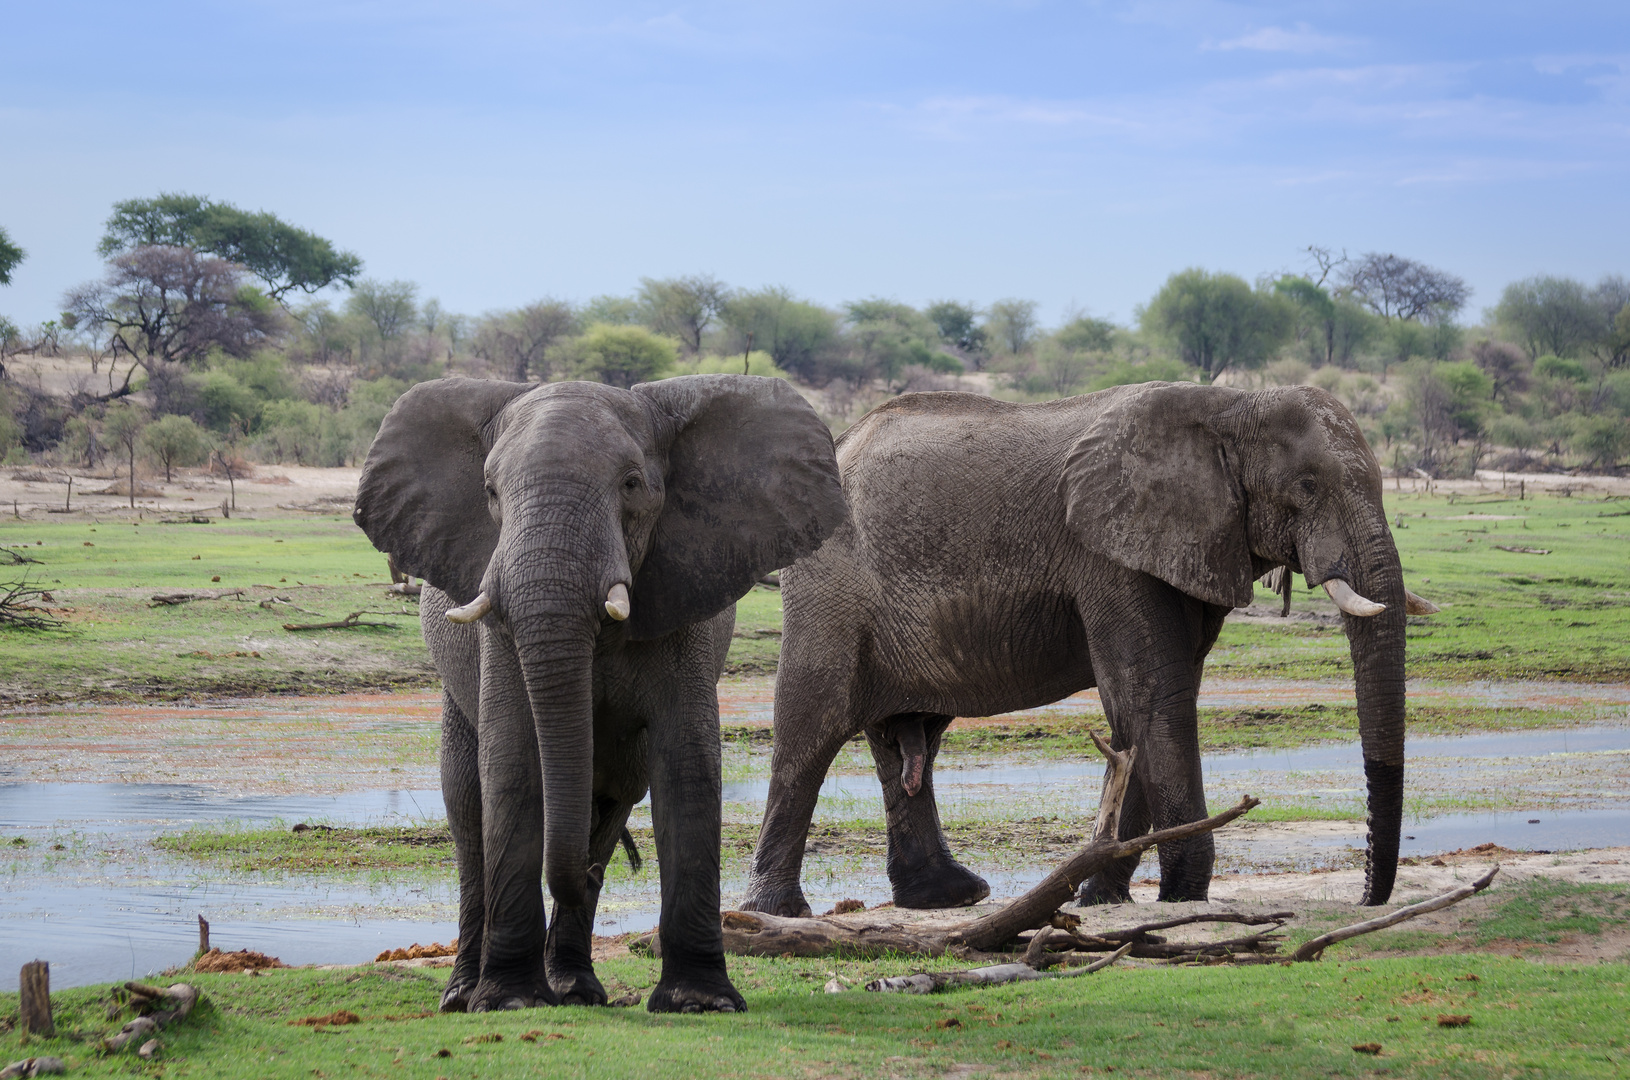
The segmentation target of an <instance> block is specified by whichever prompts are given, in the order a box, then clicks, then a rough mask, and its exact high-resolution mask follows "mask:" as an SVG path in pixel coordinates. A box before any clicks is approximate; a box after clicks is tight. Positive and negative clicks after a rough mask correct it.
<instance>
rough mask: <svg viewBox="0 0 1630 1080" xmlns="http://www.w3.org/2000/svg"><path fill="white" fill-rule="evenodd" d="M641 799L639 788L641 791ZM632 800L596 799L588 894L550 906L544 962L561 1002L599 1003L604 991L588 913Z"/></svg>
mask: <svg viewBox="0 0 1630 1080" xmlns="http://www.w3.org/2000/svg"><path fill="white" fill-rule="evenodd" d="M641 797H642V798H643V797H644V795H643V792H642V793H641ZM633 809H634V802H633V801H630V800H627V799H613V798H597V799H596V800H595V807H594V811H595V813H594V827H593V829H592V830H591V831H590V833H589V862H590V864H591V865H593V866H598V867H599V868H600V876H599V878H598V879H596V877H595V876H594V875H593V874H592V873H591V875H590V877H589V887H588V896H587V899H586V900H585V902H584V904H583V906H582V907H575V908H563V907H561V906H560V905H559V904H556V905H554V908H553V910H552V912H551V913H550V919H549V941H548V945H547V949H546V952H547V962H548V968H549V985H550V986H551V987H552V988H553V989H554V991H555V993H556V994H557V995H558V996H559V997H560V1003H561V1004H562V1005H604V1004H605V1003H606V989H605V987H604V986H602V985H601V984H600V979H599V976H597V975H595V973H594V955H593V949H594V913H595V909H596V908H598V907H599V904H600V883H601V881H603V880H604V875H605V868H606V866H607V865H608V864H609V863H610V862H611V859H612V856H613V855H614V854H615V853H616V850H617V841H618V840H619V839H620V838H621V836H622V833H623V829H625V828H626V827H627V825H628V814H629V811H631V810H633Z"/></svg>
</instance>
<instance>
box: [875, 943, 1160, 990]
mask: <svg viewBox="0 0 1630 1080" xmlns="http://www.w3.org/2000/svg"><path fill="white" fill-rule="evenodd" d="M1131 950H1132V944H1131V942H1128V943H1126V944H1125V945H1122V946H1121V947H1120V948H1119V949H1117V950H1116V951H1115V952H1113V953H1111V954H1110V955H1109V956H1106V957H1104V958H1103V959H1102V960H1095V961H1093V962H1092V963H1090V964H1085V965H1083V966H1081V967H1076V968H1068V969H1066V970H1064V971H1037V970H1036V969H1035V968H1034V967H1031V966H1030V965H1029V964H1027V963H1025V962H1024V961H1022V960H1021V961H1019V962H1017V963H1013V964H992V965H990V966H988V967H979V968H972V969H970V970H968V971H919V972H917V973H916V974H914V975H894V976H891V977H889V978H886V979H873V980H872V981H871V982H869V983H867V984H866V989H868V990H870V991H872V992H873V993H878V994H937V993H939V992H940V991H942V990H950V989H954V988H956V987H959V986H1001V985H1003V984H1005V983H1014V982H1031V981H1033V980H1036V979H1073V978H1075V977H1077V976H1080V975H1091V974H1092V973H1094V972H1096V971H1102V970H1103V969H1104V968H1106V967H1108V966H1109V965H1111V964H1113V963H1114V962H1115V961H1117V960H1119V959H1120V958H1121V957H1123V956H1125V955H1126V954H1127V953H1128V952H1130V951H1131Z"/></svg>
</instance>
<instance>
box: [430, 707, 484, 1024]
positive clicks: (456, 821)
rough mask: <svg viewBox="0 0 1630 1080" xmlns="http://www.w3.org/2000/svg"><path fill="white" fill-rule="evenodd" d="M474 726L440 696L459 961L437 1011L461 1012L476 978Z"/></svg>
mask: <svg viewBox="0 0 1630 1080" xmlns="http://www.w3.org/2000/svg"><path fill="white" fill-rule="evenodd" d="M478 768H479V755H478V751H477V744H476V733H475V725H474V724H472V723H471V722H470V719H469V717H467V716H465V715H464V711H463V710H462V709H460V708H459V707H458V704H457V702H455V701H454V700H453V695H452V694H451V693H450V692H449V691H447V690H445V689H444V690H443V691H442V695H441V797H442V802H443V803H445V804H446V806H447V827H448V830H449V831H450V832H451V833H452V834H453V854H454V857H455V858H456V859H457V861H458V960H457V961H455V962H454V964H453V972H452V974H451V975H449V976H448V978H447V988H446V989H445V990H444V991H442V995H441V1011H442V1012H464V1011H465V1010H466V1009H468V1008H469V1007H470V1001H471V999H472V998H473V997H474V995H475V987H476V983H477V982H478V981H479V980H480V978H481V953H482V947H481V942H482V922H483V920H484V919H485V917H486V903H487V902H486V893H485V889H484V876H485V868H484V866H483V862H482V858H481V779H480V776H479V773H478Z"/></svg>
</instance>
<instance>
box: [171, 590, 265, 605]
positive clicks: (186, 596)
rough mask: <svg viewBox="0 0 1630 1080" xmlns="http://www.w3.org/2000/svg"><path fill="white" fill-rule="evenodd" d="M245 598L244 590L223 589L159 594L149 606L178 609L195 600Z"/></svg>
mask: <svg viewBox="0 0 1630 1080" xmlns="http://www.w3.org/2000/svg"><path fill="white" fill-rule="evenodd" d="M243 597H244V591H243V590H242V589H222V590H221V591H220V592H178V593H158V594H156V595H155V596H154V597H153V602H152V603H150V604H148V605H147V606H148V607H150V608H156V607H178V606H180V605H181V604H190V603H192V602H193V601H194V600H233V599H237V600H241V599H243Z"/></svg>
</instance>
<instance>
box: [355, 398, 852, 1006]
mask: <svg viewBox="0 0 1630 1080" xmlns="http://www.w3.org/2000/svg"><path fill="white" fill-rule="evenodd" d="M845 513H846V508H845V502H844V496H843V492H842V488H841V486H840V484H839V481H838V474H837V465H836V461H835V458H834V452H833V445H832V437H831V434H830V432H828V431H827V429H826V426H825V425H824V424H823V423H822V422H821V421H820V419H819V418H818V417H817V416H816V415H815V413H814V411H813V410H812V409H811V408H810V407H809V405H808V404H807V403H805V401H804V400H803V399H802V398H801V397H799V395H798V394H797V392H796V391H794V390H793V389H792V387H790V386H788V385H787V384H786V383H784V382H782V381H780V380H776V379H761V378H749V377H745V376H733V375H697V376H686V377H682V378H676V379H669V380H666V381H663V382H655V383H646V384H642V385H639V386H635V387H634V388H632V389H631V390H623V389H615V388H612V387H609V386H602V385H599V384H596V383H571V382H568V383H553V384H547V385H541V386H540V385H526V384H517V383H503V382H483V381H477V380H471V379H442V380H439V381H436V382H430V383H423V384H420V385H418V386H415V387H413V388H412V389H411V390H409V391H408V392H407V393H406V394H404V395H403V396H402V397H401V399H400V400H399V401H397V403H396V404H395V406H394V407H393V408H392V409H391V411H390V413H389V415H387V416H386V417H385V420H384V423H383V424H382V425H381V427H380V429H379V434H378V436H377V437H376V438H375V440H374V443H373V446H372V448H371V449H370V450H369V452H368V458H367V462H366V463H365V465H364V468H363V472H362V480H361V485H360V489H359V493H358V498H357V505H356V513H355V517H356V521H357V524H358V525H360V526H361V527H362V528H363V530H364V531H365V532H366V533H367V534H368V538H369V539H370V540H372V541H373V543H374V545H375V546H376V547H378V548H379V549H380V550H381V551H384V552H386V553H388V554H389V555H390V556H391V558H392V559H393V560H394V563H395V565H396V566H397V567H398V568H399V569H400V570H401V571H402V572H404V573H408V574H413V575H416V576H418V577H422V578H423V579H424V580H425V582H426V586H425V589H424V592H423V594H422V597H421V616H420V618H421V623H422V625H423V629H424V635H425V640H426V642H427V643H428V645H429V648H430V653H431V656H432V658H433V659H434V661H435V664H436V670H437V671H438V672H439V673H440V674H441V677H442V684H443V690H442V729H441V775H442V793H443V795H444V797H445V799H446V804H447V819H448V824H449V826H450V827H451V830H452V834H453V846H454V850H455V853H456V855H457V860H458V874H459V889H460V896H459V953H458V960H457V962H456V963H455V965H454V967H453V970H452V974H451V977H450V978H449V979H448V982H447V989H446V991H445V993H444V994H443V996H442V1000H441V1008H442V1009H443V1010H444V1011H460V1010H464V1009H469V1010H473V1011H482V1010H487V1009H497V1008H520V1007H525V1006H530V1005H540V1004H555V1003H580V1004H604V1003H605V1000H606V993H605V990H604V989H603V987H602V986H601V984H600V982H599V980H598V979H597V978H596V977H595V974H594V968H593V965H592V963H591V960H590V944H591V929H592V926H593V922H594V912H595V906H596V903H597V901H598V898H599V893H600V886H601V882H602V879H603V875H604V872H605V865H606V863H607V861H608V860H609V859H610V857H611V855H612V853H613V851H614V849H615V847H616V844H617V840H618V838H619V836H621V835H623V833H624V829H625V827H626V823H627V820H628V815H629V812H630V810H631V809H632V808H633V807H634V805H635V804H636V803H638V802H639V801H640V800H641V799H643V798H644V797H645V795H646V791H647V789H649V791H650V793H651V798H652V811H651V813H652V820H653V824H654V826H655V831H656V848H657V856H658V860H659V863H660V868H661V883H662V922H661V939H662V942H661V944H662V949H661V952H662V977H661V980H660V981H659V982H658V984H657V986H656V988H655V989H654V990H653V991H652V993H651V995H650V999H649V1002H648V1007H649V1008H650V1009H651V1010H652V1011H653V1012H663V1011H686V1012H692V1011H703V1010H718V1011H725V1012H729V1011H735V1010H740V1009H743V1008H745V1004H744V1003H743V1001H742V998H741V995H740V994H738V993H737V992H736V990H735V988H734V987H733V986H732V985H731V983H730V979H729V976H728V974H727V973H726V970H725V960H724V951H723V942H722V937H721V933H720V928H719V828H720V776H719V770H720V749H719V728H718V712H719V706H718V697H717V690H716V683H717V681H718V677H719V673H720V671H721V669H722V667H723V664H724V657H725V652H726V650H727V649H728V647H729V643H730V635H731V630H732V627H733V625H734V621H735V608H734V605H735V602H736V600H737V599H738V598H739V597H740V596H741V595H742V594H743V593H745V592H746V591H747V590H748V589H749V588H751V587H752V584H753V582H754V581H755V580H756V579H757V578H758V577H759V576H760V575H761V574H764V573H766V572H768V571H770V570H772V569H775V568H777V567H780V566H784V565H786V564H787V563H790V562H792V561H794V560H795V559H797V558H798V557H799V556H802V555H805V554H808V553H809V552H811V551H813V550H814V549H815V548H816V547H817V546H819V544H820V543H821V541H822V540H824V539H825V538H826V536H827V535H828V534H829V533H830V532H831V531H832V530H833V528H835V527H836V526H837V524H838V522H839V521H841V520H842V519H843V517H844V515H845ZM541 880H547V882H548V886H549V894H550V896H551V898H552V899H553V901H554V906H553V910H552V912H551V913H550V914H549V916H548V918H545V914H544V905H543V896H542V888H541V884H540V882H541Z"/></svg>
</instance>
